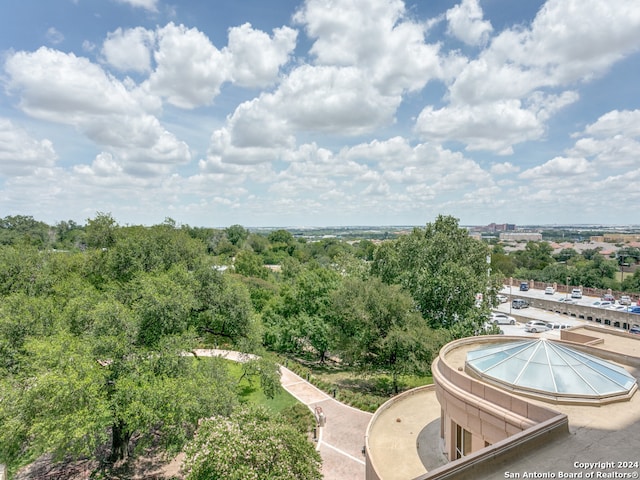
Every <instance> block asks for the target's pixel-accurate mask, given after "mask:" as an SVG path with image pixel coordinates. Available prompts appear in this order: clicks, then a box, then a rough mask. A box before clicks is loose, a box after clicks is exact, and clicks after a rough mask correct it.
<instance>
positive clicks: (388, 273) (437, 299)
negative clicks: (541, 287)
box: [372, 216, 497, 334]
mask: <svg viewBox="0 0 640 480" xmlns="http://www.w3.org/2000/svg"><path fill="white" fill-rule="evenodd" d="M489 253H490V252H489V247H488V246H487V245H485V244H484V243H482V242H480V241H478V240H476V239H474V238H472V237H470V236H469V234H468V232H467V230H466V229H463V228H460V227H459V226H458V221H457V219H455V218H453V217H449V216H439V217H438V218H437V219H436V221H435V222H434V223H430V224H427V226H426V228H424V229H419V228H416V229H414V230H413V232H412V233H411V234H409V235H406V236H403V237H401V238H399V239H398V240H397V241H395V242H393V243H389V244H385V245H384V247H383V248H382V249H381V250H380V251H379V252H377V253H376V257H375V259H374V266H373V268H372V271H373V272H374V273H376V274H378V275H380V277H381V278H382V279H383V280H384V281H385V282H387V283H398V284H400V285H401V286H402V287H403V288H405V289H406V290H407V291H408V292H409V293H410V294H411V296H412V297H413V299H414V301H415V304H416V307H417V309H418V311H419V312H420V313H421V314H422V316H423V317H424V318H425V319H426V320H427V321H428V323H429V325H431V326H432V327H437V328H439V327H446V328H451V327H452V326H454V325H458V326H460V325H466V327H465V328H463V329H462V330H460V333H461V334H462V333H463V332H467V333H468V334H472V333H473V332H474V331H476V330H477V329H478V328H479V326H480V325H481V324H482V323H484V320H485V319H486V313H487V312H486V311H483V309H478V308H476V307H475V298H476V294H478V293H483V294H488V297H489V298H493V297H494V296H495V293H496V288H497V283H496V281H495V280H492V279H491V278H490V276H489V265H488V264H487V259H488V258H489ZM485 306H486V305H485Z"/></svg>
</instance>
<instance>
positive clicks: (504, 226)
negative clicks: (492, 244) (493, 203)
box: [471, 223, 516, 233]
mask: <svg viewBox="0 0 640 480" xmlns="http://www.w3.org/2000/svg"><path fill="white" fill-rule="evenodd" d="M515 229H516V225H515V224H514V223H490V224H489V225H485V226H478V227H472V228H471V230H473V231H474V232H485V233H496V232H513V231H515Z"/></svg>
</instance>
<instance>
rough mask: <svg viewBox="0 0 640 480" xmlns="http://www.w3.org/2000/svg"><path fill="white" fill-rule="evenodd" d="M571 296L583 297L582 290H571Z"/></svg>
mask: <svg viewBox="0 0 640 480" xmlns="http://www.w3.org/2000/svg"><path fill="white" fill-rule="evenodd" d="M571 298H582V290H580V289H579V288H574V289H573V290H571Z"/></svg>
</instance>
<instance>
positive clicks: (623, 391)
mask: <svg viewBox="0 0 640 480" xmlns="http://www.w3.org/2000/svg"><path fill="white" fill-rule="evenodd" d="M639 376H640V338H638V336H634V335H631V334H628V333H624V332H619V331H616V330H614V329H608V328H604V327H592V326H584V327H574V328H571V329H568V330H564V331H562V332H561V338H560V339H559V340H551V339H546V338H544V337H543V336H537V335H531V336H530V337H505V336H483V337H472V338H465V339H461V340H456V341H454V342H451V343H449V344H447V345H445V346H444V347H443V348H442V350H441V351H440V353H439V356H438V358H437V359H436V360H435V362H434V364H433V379H434V384H433V385H429V386H427V387H420V388H417V389H414V390H411V391H409V392H405V393H404V394H401V395H399V396H397V397H395V398H393V399H391V400H390V401H389V402H387V403H386V404H385V405H383V406H382V407H381V408H380V409H379V410H378V411H377V412H376V414H375V415H374V417H373V418H372V420H371V422H370V424H369V428H368V430H367V436H366V438H365V455H366V461H367V466H366V471H367V474H366V478H367V480H396V479H397V480H400V479H402V480H409V479H414V480H428V479H433V480H435V479H445V478H446V479H478V480H482V479H497V478H638V477H637V476H634V475H637V474H638V473H640V463H639V462H640V395H637V394H636V392H637V389H638V377H639ZM634 462H635V463H634ZM634 472H635V473H634Z"/></svg>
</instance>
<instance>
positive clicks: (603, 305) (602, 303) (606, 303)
mask: <svg viewBox="0 0 640 480" xmlns="http://www.w3.org/2000/svg"><path fill="white" fill-rule="evenodd" d="M611 305H613V304H612V303H611V302H609V301H607V300H596V301H595V302H593V303H592V304H591V306H592V307H598V308H606V307H610V306H611Z"/></svg>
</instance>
